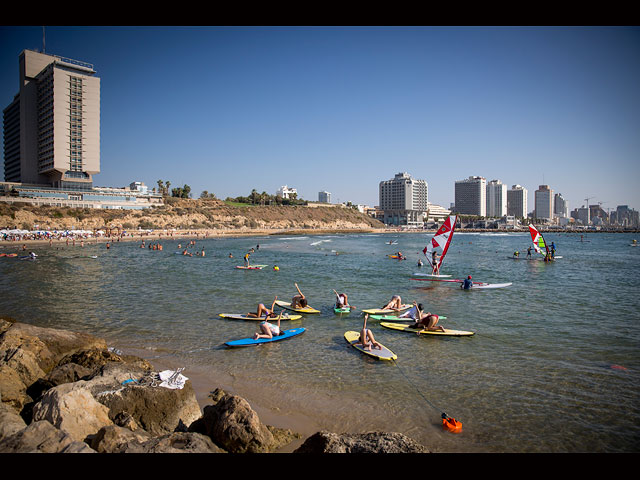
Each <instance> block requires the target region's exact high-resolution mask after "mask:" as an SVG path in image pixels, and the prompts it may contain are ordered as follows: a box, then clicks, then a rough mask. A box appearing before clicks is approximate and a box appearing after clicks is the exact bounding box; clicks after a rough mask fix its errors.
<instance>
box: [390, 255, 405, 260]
mask: <svg viewBox="0 0 640 480" xmlns="http://www.w3.org/2000/svg"><path fill="white" fill-rule="evenodd" d="M387 256H388V257H389V258H395V259H398V260H406V259H407V257H399V256H398V255H387Z"/></svg>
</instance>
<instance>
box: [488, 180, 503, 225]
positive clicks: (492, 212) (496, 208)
mask: <svg viewBox="0 0 640 480" xmlns="http://www.w3.org/2000/svg"><path fill="white" fill-rule="evenodd" d="M506 214H507V186H506V185H505V184H504V183H502V182H501V181H500V180H491V181H490V182H489V183H487V217H492V218H495V217H504V216H505V215H506Z"/></svg>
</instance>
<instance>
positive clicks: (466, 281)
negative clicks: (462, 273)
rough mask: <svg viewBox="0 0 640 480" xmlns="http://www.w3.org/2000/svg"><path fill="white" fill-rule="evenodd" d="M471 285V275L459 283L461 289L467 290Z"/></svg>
mask: <svg viewBox="0 0 640 480" xmlns="http://www.w3.org/2000/svg"><path fill="white" fill-rule="evenodd" d="M471 287H473V282H472V281H471V275H469V276H468V277H467V278H465V279H464V281H463V282H462V283H461V284H460V288H462V289H463V290H469V289H470V288H471Z"/></svg>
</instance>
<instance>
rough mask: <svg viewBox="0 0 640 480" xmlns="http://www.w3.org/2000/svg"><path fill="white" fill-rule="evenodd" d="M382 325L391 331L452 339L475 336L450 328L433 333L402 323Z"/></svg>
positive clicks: (384, 323)
mask: <svg viewBox="0 0 640 480" xmlns="http://www.w3.org/2000/svg"><path fill="white" fill-rule="evenodd" d="M440 318H443V317H440ZM380 325H382V326H383V327H385V328H389V329H391V330H399V331H401V332H407V333H419V334H420V335H442V336H451V337H469V336H471V335H474V332H467V331H464V330H451V329H448V328H445V329H444V332H441V331H437V330H433V331H431V330H420V329H418V328H411V327H409V326H407V325H403V324H401V323H389V322H380Z"/></svg>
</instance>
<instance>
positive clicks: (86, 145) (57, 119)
mask: <svg viewBox="0 0 640 480" xmlns="http://www.w3.org/2000/svg"><path fill="white" fill-rule="evenodd" d="M19 64H20V69H19V70H20V89H19V92H18V93H17V94H16V96H15V97H14V99H13V101H12V102H11V104H10V105H9V106H7V107H6V108H5V109H4V110H3V125H4V176H5V181H7V182H18V183H28V184H36V185H47V186H52V187H56V188H62V189H80V190H87V189H91V187H92V185H93V175H95V174H97V173H99V172H100V79H99V78H98V77H96V76H95V73H96V72H95V71H94V69H93V66H92V65H91V64H88V63H85V62H80V61H77V60H70V59H68V58H63V57H59V56H57V55H48V54H44V53H38V52H34V51H31V50H24V51H22V53H21V54H20V56H19Z"/></svg>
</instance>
